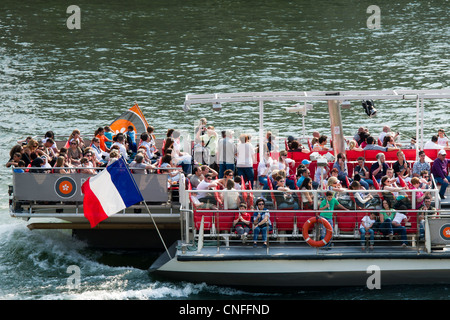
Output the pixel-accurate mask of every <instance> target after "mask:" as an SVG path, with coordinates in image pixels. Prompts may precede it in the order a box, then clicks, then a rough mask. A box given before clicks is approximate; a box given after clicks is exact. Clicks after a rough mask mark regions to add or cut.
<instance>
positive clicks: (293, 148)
mask: <svg viewBox="0 0 450 320" xmlns="http://www.w3.org/2000/svg"><path fill="white" fill-rule="evenodd" d="M289 152H303V153H309V152H310V151H309V149H308V148H305V147H304V146H302V144H301V143H300V142H298V141H297V140H294V141H292V142H291V143H290V145H289Z"/></svg>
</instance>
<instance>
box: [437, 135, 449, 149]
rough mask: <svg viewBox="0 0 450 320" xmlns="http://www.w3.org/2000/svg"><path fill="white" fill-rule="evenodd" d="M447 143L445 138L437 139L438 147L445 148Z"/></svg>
mask: <svg viewBox="0 0 450 320" xmlns="http://www.w3.org/2000/svg"><path fill="white" fill-rule="evenodd" d="M447 142H448V138H447V137H442V138H439V137H438V142H437V143H438V145H440V146H444V147H446V146H447Z"/></svg>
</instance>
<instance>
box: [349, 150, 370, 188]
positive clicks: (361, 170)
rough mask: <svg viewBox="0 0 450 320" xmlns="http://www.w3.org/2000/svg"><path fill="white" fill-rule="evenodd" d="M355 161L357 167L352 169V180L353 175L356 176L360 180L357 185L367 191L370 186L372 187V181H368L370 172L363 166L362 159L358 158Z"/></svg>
mask: <svg viewBox="0 0 450 320" xmlns="http://www.w3.org/2000/svg"><path fill="white" fill-rule="evenodd" d="M357 161H358V165H356V166H355V168H354V169H353V173H354V175H353V179H354V178H355V175H356V174H358V175H359V176H360V178H361V180H360V181H359V183H360V184H361V185H362V186H363V187H364V188H365V189H366V190H368V189H369V187H370V186H373V180H372V179H370V170H369V168H368V167H367V166H366V165H365V160H364V157H358V159H357Z"/></svg>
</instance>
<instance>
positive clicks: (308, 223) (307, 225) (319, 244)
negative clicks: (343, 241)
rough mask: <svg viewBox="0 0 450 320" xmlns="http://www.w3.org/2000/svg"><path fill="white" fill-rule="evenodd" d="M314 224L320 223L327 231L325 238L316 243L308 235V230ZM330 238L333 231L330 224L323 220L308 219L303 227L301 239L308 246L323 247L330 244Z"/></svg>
mask: <svg viewBox="0 0 450 320" xmlns="http://www.w3.org/2000/svg"><path fill="white" fill-rule="evenodd" d="M316 222H318V223H321V224H322V225H323V226H324V227H325V228H326V229H327V234H326V235H325V238H323V239H322V240H318V241H316V240H313V239H311V237H310V236H309V233H308V231H309V228H310V227H312V226H313V225H315V224H316ZM332 236H333V229H332V228H331V224H330V223H329V222H328V221H327V220H326V219H324V218H320V217H319V218H316V217H312V218H309V219H308V220H307V221H306V222H305V224H304V225H303V239H305V241H306V243H307V244H309V245H310V246H311V247H323V246H324V245H326V244H327V243H328V242H330V240H331V237H332Z"/></svg>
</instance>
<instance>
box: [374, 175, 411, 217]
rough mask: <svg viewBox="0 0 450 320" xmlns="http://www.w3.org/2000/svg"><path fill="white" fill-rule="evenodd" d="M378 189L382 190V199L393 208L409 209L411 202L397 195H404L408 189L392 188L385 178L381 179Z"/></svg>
mask: <svg viewBox="0 0 450 320" xmlns="http://www.w3.org/2000/svg"><path fill="white" fill-rule="evenodd" d="M380 187H381V190H383V198H385V199H388V200H389V202H390V204H392V206H393V207H394V208H397V209H402V210H403V209H405V210H406V209H411V201H410V200H409V199H408V198H407V197H406V196H405V195H403V194H399V193H400V192H402V193H404V191H405V190H407V189H408V187H393V186H392V185H391V183H390V182H389V177H387V176H384V177H383V178H381V182H380Z"/></svg>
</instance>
